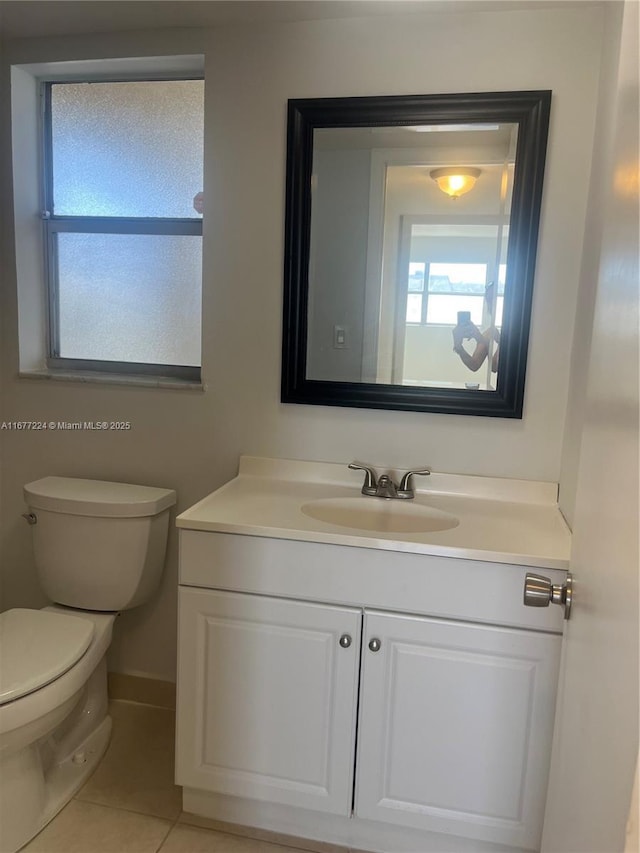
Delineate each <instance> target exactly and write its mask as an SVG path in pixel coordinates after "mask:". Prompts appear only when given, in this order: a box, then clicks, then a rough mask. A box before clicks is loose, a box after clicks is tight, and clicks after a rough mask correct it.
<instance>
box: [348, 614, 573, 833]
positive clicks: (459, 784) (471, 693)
mask: <svg viewBox="0 0 640 853" xmlns="http://www.w3.org/2000/svg"><path fill="white" fill-rule="evenodd" d="M374 638H375V639H378V640H379V641H380V648H379V650H378V651H371V649H370V647H369V643H370V642H371V640H372V639H374ZM373 645H374V647H375V643H374V644H373ZM560 645H561V638H560V637H559V636H557V635H551V634H544V633H536V632H529V631H517V630H513V629H507V628H495V627H490V626H486V625H471V624H462V623H456V622H446V621H441V620H435V619H425V618H419V617H410V616H396V615H391V614H383V613H376V612H368V611H367V612H365V627H364V634H363V677H362V696H361V716H360V726H359V735H358V764H357V773H356V780H357V782H356V814H357V815H358V816H360V817H365V818H373V819H376V820H383V821H390V822H392V823H399V824H404V825H406V826H413V827H416V828H419V829H427V830H433V831H440V832H447V833H452V834H454V835H461V836H464V837H467V838H476V839H481V840H485V841H492V842H498V843H502V844H513V845H515V846H519V847H525V848H535V849H538V846H539V843H540V834H541V829H542V819H543V814H544V803H545V792H546V785H547V775H548V766H549V755H550V751H551V736H552V730H553V717H554V704H555V693H556V683H557V676H558V664H559V657H560Z"/></svg>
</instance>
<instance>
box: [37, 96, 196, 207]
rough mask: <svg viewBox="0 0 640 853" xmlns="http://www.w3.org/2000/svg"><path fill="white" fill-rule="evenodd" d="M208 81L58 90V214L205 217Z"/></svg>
mask: <svg viewBox="0 0 640 853" xmlns="http://www.w3.org/2000/svg"><path fill="white" fill-rule="evenodd" d="M203 128H204V81H202V80H166V81H165V80H161V81H158V80H151V81H140V82H139V81H135V82H125V83H107V82H98V83H54V84H52V85H51V146H52V166H53V213H54V214H56V215H58V216H123V217H171V218H198V216H199V214H198V213H197V212H196V211H195V210H194V207H193V199H194V197H195V196H196V194H197V193H199V192H200V191H201V190H202V171H203V168H202V160H203V145H202V140H203V132H204V131H203Z"/></svg>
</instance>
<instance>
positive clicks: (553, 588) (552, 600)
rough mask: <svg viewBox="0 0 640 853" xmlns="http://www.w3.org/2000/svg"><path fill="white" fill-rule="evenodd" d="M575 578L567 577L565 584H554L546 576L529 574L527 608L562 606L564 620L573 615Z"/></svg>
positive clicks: (526, 586)
mask: <svg viewBox="0 0 640 853" xmlns="http://www.w3.org/2000/svg"><path fill="white" fill-rule="evenodd" d="M572 581H573V578H572V577H571V575H567V582H566V583H565V584H552V583H551V581H550V579H549V578H546V577H544V575H535V574H533V572H527V574H526V576H525V579H524V604H525V605H526V606H527V607H548V606H549V605H550V604H560V605H562V606H563V607H564V618H565V619H568V618H569V617H570V615H571V601H572V597H573V583H572Z"/></svg>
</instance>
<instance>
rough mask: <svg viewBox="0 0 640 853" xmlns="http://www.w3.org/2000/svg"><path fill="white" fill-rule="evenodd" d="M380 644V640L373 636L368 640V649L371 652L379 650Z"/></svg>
mask: <svg viewBox="0 0 640 853" xmlns="http://www.w3.org/2000/svg"><path fill="white" fill-rule="evenodd" d="M381 645H382V643H381V642H380V640H379V639H378V638H377V637H374V638H373V639H372V640H369V649H370V650H371V651H372V652H379V651H380V646H381Z"/></svg>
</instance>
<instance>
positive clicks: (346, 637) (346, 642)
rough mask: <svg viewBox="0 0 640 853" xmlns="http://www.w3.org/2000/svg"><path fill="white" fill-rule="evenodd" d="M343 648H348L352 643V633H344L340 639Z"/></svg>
mask: <svg viewBox="0 0 640 853" xmlns="http://www.w3.org/2000/svg"><path fill="white" fill-rule="evenodd" d="M338 642H339V643H340V645H341V646H342V648H343V649H348V648H349V646H350V645H351V634H343V635H342V636H341V637H340V639H339V640H338Z"/></svg>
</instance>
